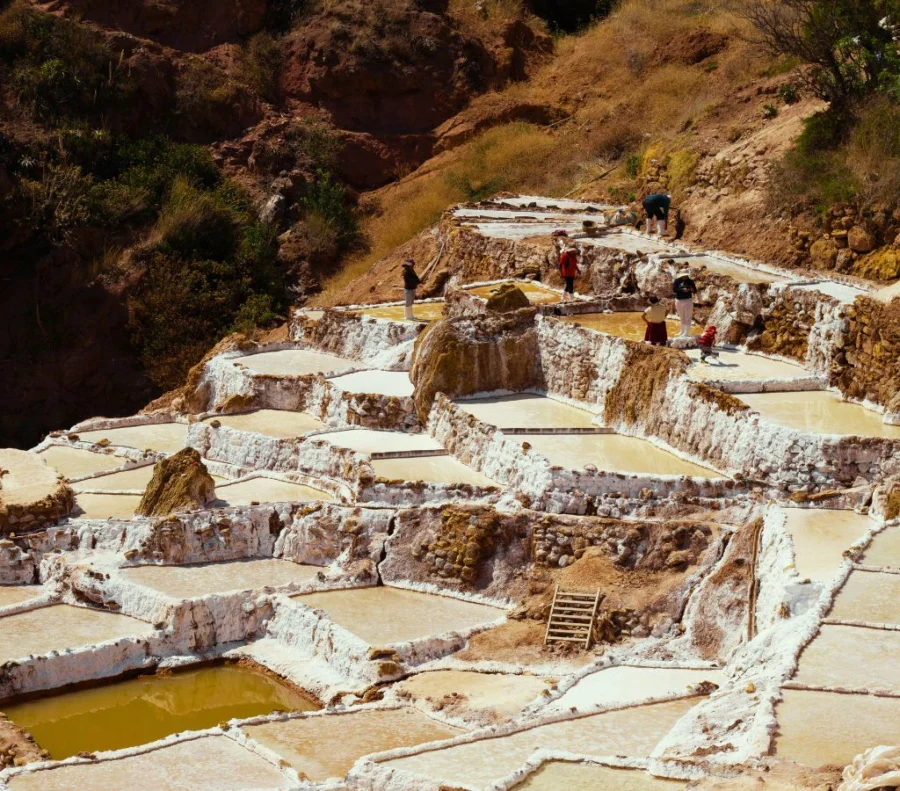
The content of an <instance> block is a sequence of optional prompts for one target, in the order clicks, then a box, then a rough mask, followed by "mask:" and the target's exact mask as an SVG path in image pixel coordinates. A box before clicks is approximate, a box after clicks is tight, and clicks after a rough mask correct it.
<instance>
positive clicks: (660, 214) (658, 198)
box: [641, 192, 672, 236]
mask: <svg viewBox="0 0 900 791" xmlns="http://www.w3.org/2000/svg"><path fill="white" fill-rule="evenodd" d="M641 205H642V206H643V207H644V214H645V215H646V222H647V233H648V234H649V233H652V230H653V221H654V220H656V233H657V234H659V236H662V235H663V234H664V233H665V232H666V223H667V222H668V221H669V208H670V207H671V205H672V198H670V197H669V196H668V195H665V194H663V193H661V192H655V193H653V194H652V195H648V196H647V197H646V198H644V200H643V201H642V202H641Z"/></svg>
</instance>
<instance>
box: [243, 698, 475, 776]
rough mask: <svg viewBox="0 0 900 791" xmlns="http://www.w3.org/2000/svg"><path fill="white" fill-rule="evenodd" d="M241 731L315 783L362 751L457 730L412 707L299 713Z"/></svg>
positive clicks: (341, 768) (411, 742)
mask: <svg viewBox="0 0 900 791" xmlns="http://www.w3.org/2000/svg"><path fill="white" fill-rule="evenodd" d="M243 730H244V731H245V732H246V734H247V735H248V736H249V737H251V738H252V739H255V740H256V741H257V742H259V743H260V744H261V745H263V747H268V748H269V749H270V750H272V751H273V752H275V753H276V754H278V755H280V756H281V757H282V758H284V759H285V760H286V761H287V762H288V763H290V764H291V765H292V766H293V767H294V768H295V769H296V770H297V771H298V772H302V773H303V774H304V775H306V776H307V777H308V778H309V779H310V780H312V781H313V782H321V781H323V780H328V779H329V778H332V777H334V778H339V777H343V776H344V775H345V774H347V772H348V771H349V770H350V768H351V767H352V766H353V764H354V763H356V761H357V759H359V758H361V757H362V756H364V755H371V754H372V753H378V752H383V751H385V750H393V749H396V748H398V747H412V746H413V745H416V744H422V743H424V742H432V741H440V740H442V739H451V738H453V737H454V736H458V735H459V734H460V733H461V731H458V730H457V729H455V728H451V727H450V726H448V725H443V724H442V723H439V722H436V721H435V720H432V719H431V718H429V717H426V716H425V715H424V714H422V713H420V712H418V711H416V710H415V709H411V708H402V709H387V710H381V711H357V712H352V713H347V714H336V715H332V716H328V717H316V716H312V717H300V718H298V719H293V720H288V721H286V722H270V723H265V724H263V725H251V726H248V727H246V728H244V729H243Z"/></svg>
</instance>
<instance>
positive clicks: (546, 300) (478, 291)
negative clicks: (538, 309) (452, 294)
mask: <svg viewBox="0 0 900 791" xmlns="http://www.w3.org/2000/svg"><path fill="white" fill-rule="evenodd" d="M507 285H511V286H515V287H516V288H518V289H519V290H520V291H521V292H522V293H523V294H525V296H526V297H528V301H529V302H530V303H531V304H532V305H547V304H551V303H554V302H559V301H560V298H561V295H560V293H559V292H558V291H552V290H551V289H549V288H546V287H545V286H542V285H540V284H539V283H533V282H531V281H529V280H507V281H504V282H503V283H495V284H493V285H490V286H476V287H475V288H467V289H466V291H468V292H469V293H470V294H475V296H478V297H484V298H485V299H489V298H490V297H491V296H492V295H493V294H495V293H496V292H498V291H499V290H500V289H501V288H503V287H504V286H507Z"/></svg>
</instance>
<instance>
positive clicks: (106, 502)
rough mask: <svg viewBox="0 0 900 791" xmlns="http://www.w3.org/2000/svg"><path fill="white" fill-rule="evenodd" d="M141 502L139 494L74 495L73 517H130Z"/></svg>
mask: <svg viewBox="0 0 900 791" xmlns="http://www.w3.org/2000/svg"><path fill="white" fill-rule="evenodd" d="M140 504H141V495H139V494H87V493H84V492H82V493H80V494H78V495H76V497H75V506H76V508H75V511H74V513H73V514H72V518H73V519H131V518H132V517H133V516H134V512H135V511H136V510H137V507H138V506H139V505H140Z"/></svg>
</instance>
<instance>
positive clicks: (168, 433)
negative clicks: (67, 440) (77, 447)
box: [78, 423, 188, 453]
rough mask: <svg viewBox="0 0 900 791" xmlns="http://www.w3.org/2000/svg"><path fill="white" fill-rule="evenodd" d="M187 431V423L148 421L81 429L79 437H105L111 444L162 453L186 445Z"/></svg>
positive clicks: (95, 438) (174, 451)
mask: <svg viewBox="0 0 900 791" xmlns="http://www.w3.org/2000/svg"><path fill="white" fill-rule="evenodd" d="M187 432H188V426H187V423H147V424H145V425H140V426H123V427H121V428H105V429H98V430H96V431H81V432H79V433H78V438H79V439H82V440H85V441H87V442H100V441H101V440H104V439H105V440H109V442H110V444H111V445H119V446H122V447H127V448H137V449H138V450H155V451H159V452H160V453H177V452H178V451H180V450H181V449H182V448H183V447H184V446H185V442H186V440H187Z"/></svg>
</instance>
